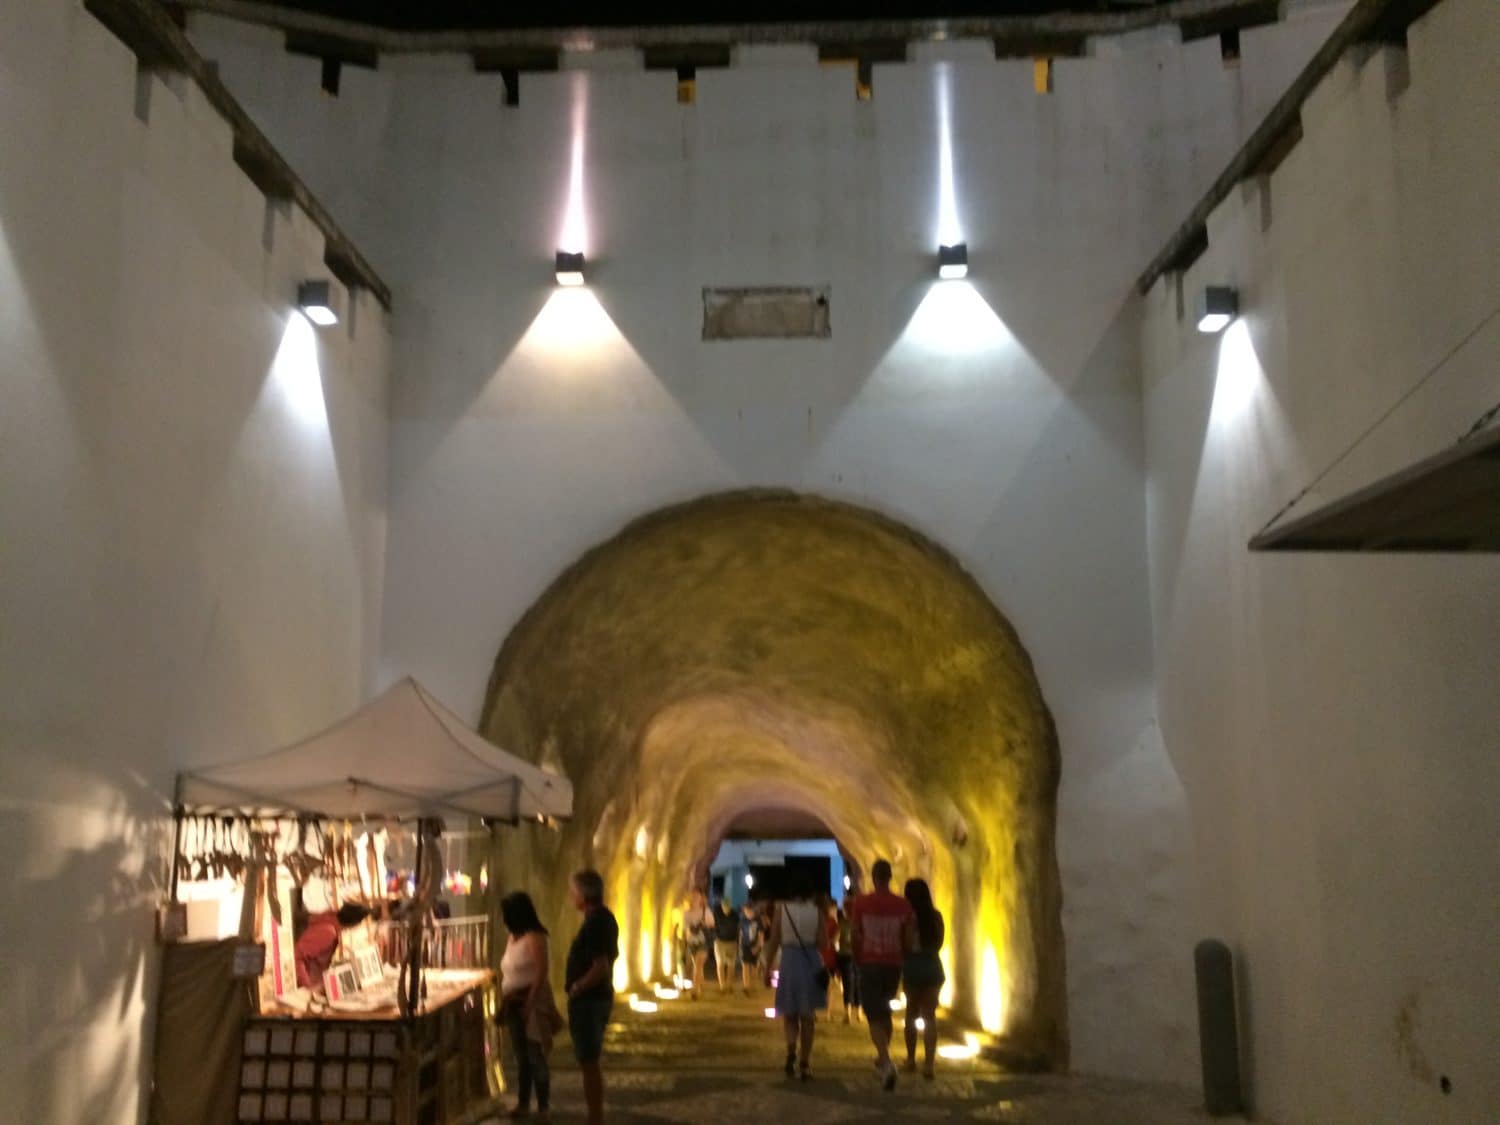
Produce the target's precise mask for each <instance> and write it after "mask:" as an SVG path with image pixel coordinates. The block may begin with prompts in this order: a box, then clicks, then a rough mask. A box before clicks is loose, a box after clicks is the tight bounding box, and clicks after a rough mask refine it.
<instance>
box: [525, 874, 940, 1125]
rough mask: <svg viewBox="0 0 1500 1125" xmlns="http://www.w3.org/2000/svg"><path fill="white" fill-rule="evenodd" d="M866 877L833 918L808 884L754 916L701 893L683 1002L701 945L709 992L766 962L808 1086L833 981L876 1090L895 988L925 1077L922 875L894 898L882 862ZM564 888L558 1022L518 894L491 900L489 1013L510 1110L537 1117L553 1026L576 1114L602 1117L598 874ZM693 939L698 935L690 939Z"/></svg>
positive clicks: (930, 994)
mask: <svg viewBox="0 0 1500 1125" xmlns="http://www.w3.org/2000/svg"><path fill="white" fill-rule="evenodd" d="M870 876H871V881H872V882H873V884H874V889H873V890H871V891H870V892H869V893H868V894H863V895H860V896H859V897H857V898H855V899H854V900H853V901H852V902H850V903H849V904H848V907H847V909H846V910H844V911H833V910H830V909H828V907H827V905H825V904H824V903H823V902H820V901H819V898H818V896H817V895H816V894H815V892H814V888H813V886H812V884H811V881H810V880H805V879H804V880H802V881H800V882H797V883H794V885H793V887H792V889H791V892H790V894H789V895H788V897H787V898H786V899H785V900H783V901H781V902H779V903H775V904H772V905H771V906H770V909H769V910H768V911H765V912H764V913H763V912H762V910H761V908H760V907H758V906H756V905H755V904H753V903H746V904H745V906H744V907H743V908H742V909H741V910H739V911H735V910H734V909H733V907H732V905H731V904H729V903H727V902H721V903H720V904H719V906H718V907H717V908H712V909H711V908H709V907H708V905H707V901H706V899H705V897H704V896H703V895H701V893H700V894H698V895H695V896H694V898H693V900H692V902H691V904H690V906H689V908H688V911H687V912H686V913H685V915H684V919H683V936H684V939H685V942H684V944H685V949H686V953H687V957H688V959H689V962H690V964H691V965H692V968H693V978H692V979H693V982H694V987H693V989H692V995H693V996H694V998H695V999H696V997H697V994H698V991H699V989H700V988H701V986H702V976H703V967H704V964H705V962H706V960H707V956H708V946H709V943H710V942H712V943H713V945H714V955H715V959H716V961H717V964H718V976H719V985H720V989H721V990H722V989H723V988H725V987H726V986H727V984H728V982H729V980H730V977H729V974H731V973H732V972H733V967H734V965H735V964H736V960H738V963H739V965H740V970H741V973H742V985H743V987H744V989H745V991H747V992H748V991H749V989H750V987H751V983H752V980H760V981H763V982H764V983H766V984H768V985H769V983H770V980H771V976H772V970H773V967H774V968H776V969H777V970H778V971H777V976H776V983H775V988H776V1001H775V1004H776V1006H775V1011H776V1015H777V1017H778V1018H779V1019H780V1020H781V1022H782V1026H783V1029H784V1031H785V1036H786V1060H785V1072H786V1076H787V1077H788V1078H792V1077H795V1076H798V1075H800V1076H801V1078H802V1080H803V1081H807V1080H808V1079H809V1078H810V1077H811V1068H812V1048H813V1038H814V1031H815V1028H816V1021H817V1014H818V1013H819V1012H821V1011H824V1010H826V1009H827V1007H828V992H829V986H830V984H831V983H832V980H833V977H834V975H835V973H837V974H838V976H839V978H840V980H841V983H842V991H843V1002H844V1008H845V1021H846V1022H847V1021H848V1019H849V1013H850V1011H851V1009H854V1008H856V1007H858V1008H860V1009H862V1010H863V1012H864V1017H865V1021H866V1023H867V1024H868V1027H869V1032H870V1040H871V1042H872V1043H873V1044H874V1047H875V1056H876V1057H875V1069H876V1073H877V1076H878V1078H879V1080H880V1082H881V1084H882V1086H883V1087H884V1089H886V1090H894V1089H895V1088H896V1073H897V1071H896V1066H895V1063H894V1062H893V1061H892V1059H891V1050H890V1048H891V1039H892V1037H893V1033H894V1024H893V1020H892V1016H891V1004H892V1001H894V1000H895V998H896V995H897V993H898V992H899V991H901V990H902V989H903V988H904V990H905V994H906V1028H905V1030H906V1069H907V1070H908V1071H910V1072H915V1071H916V1069H917V1043H918V1039H919V1036H920V1038H921V1039H922V1043H923V1060H924V1065H923V1069H922V1073H923V1075H924V1077H926V1078H932V1077H933V1074H934V1072H933V1058H934V1055H935V1053H936V1050H937V1005H938V994H939V992H940V990H941V989H942V986H943V983H944V973H943V966H942V962H941V960H940V957H939V954H940V952H941V950H942V948H943V940H944V936H945V935H944V925H943V916H942V914H940V913H939V912H938V910H937V909H936V908H935V907H934V906H933V902H932V892H931V890H930V888H929V887H928V885H927V883H926V882H925V881H924V880H922V879H911V880H908V881H907V883H906V885H905V887H904V888H903V894H900V895H897V894H896V893H894V892H893V891H892V890H891V865H890V863H889V862H887V861H886V860H884V859H880V860H876V861H875V863H874V864H873V865H872V866H871V868H870ZM569 892H570V899H571V901H572V903H573V905H574V906H575V907H576V908H577V909H578V911H579V912H580V913H581V914H582V916H583V917H582V922H581V924H580V926H579V929H578V933H577V935H576V936H575V938H574V939H573V944H572V945H571V947H570V948H569V950H568V957H567V962H566V973H565V979H564V988H565V989H566V996H567V1001H566V1020H564V1015H563V1013H562V1012H561V1011H559V1009H558V1008H557V1006H556V1001H555V1000H554V998H553V995H552V989H551V985H550V984H549V981H548V971H547V965H548V948H547V937H548V934H547V930H546V928H545V927H544V926H543V925H542V923H541V920H540V918H539V917H538V915H537V911H536V906H535V904H534V903H533V902H532V900H531V898H530V896H529V895H527V894H526V892H524V891H516V892H514V893H512V894H510V895H507V896H506V897H505V899H504V900H503V901H502V902H501V904H500V914H501V919H502V921H503V922H504V924H505V928H506V930H507V931H508V932H509V940H508V941H507V943H506V947H505V953H504V956H503V958H502V959H501V962H500V976H501V995H502V1001H501V1009H500V1013H501V1019H502V1021H503V1022H504V1024H505V1027H506V1030H507V1033H508V1035H509V1037H510V1041H511V1044H512V1047H513V1051H514V1054H515V1056H516V1061H517V1068H518V1071H519V1082H518V1089H517V1094H518V1101H517V1104H516V1106H515V1107H514V1108H513V1109H512V1110H511V1111H510V1116H511V1117H512V1118H519V1117H524V1116H527V1115H528V1114H529V1113H530V1112H531V1103H532V1099H533V1098H535V1101H536V1108H537V1120H539V1121H546V1120H547V1119H548V1113H549V1108H550V1102H551V1072H550V1070H549V1065H548V1056H549V1053H550V1051H551V1047H552V1039H553V1037H554V1036H555V1035H556V1034H557V1033H558V1032H559V1031H561V1030H562V1028H563V1026H564V1023H566V1026H567V1027H568V1030H569V1033H570V1035H571V1036H572V1040H573V1052H574V1055H575V1057H576V1058H577V1060H578V1065H579V1069H580V1072H581V1074H582V1077H583V1092H584V1100H585V1102H586V1104H587V1108H588V1120H589V1122H590V1123H591V1125H593V1123H596V1122H601V1121H603V1119H604V1078H603V1074H602V1072H601V1070H600V1065H599V1060H600V1057H601V1056H602V1054H603V1049H604V1032H605V1029H606V1027H607V1026H608V1024H609V1018H610V1012H611V1009H612V1007H613V1003H614V987H613V984H612V978H613V966H614V962H615V960H616V959H617V958H618V957H619V939H620V929H619V925H618V923H617V922H616V920H615V917H614V915H613V914H612V913H611V912H610V910H609V908H608V907H606V906H605V905H604V880H603V878H602V877H601V876H600V875H599V873H598V872H597V871H580V872H578V873H577V874H575V875H574V876H573V877H572V879H571V880H570V883H569ZM731 924H732V928H731ZM693 934H696V935H697V937H698V940H696V941H694V940H692V938H691V936H690V935H693Z"/></svg>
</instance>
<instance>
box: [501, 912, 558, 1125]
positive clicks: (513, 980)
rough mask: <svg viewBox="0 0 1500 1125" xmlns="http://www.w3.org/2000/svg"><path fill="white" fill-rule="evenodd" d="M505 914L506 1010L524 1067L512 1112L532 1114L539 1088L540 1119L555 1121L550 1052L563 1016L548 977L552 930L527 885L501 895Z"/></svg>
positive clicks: (520, 1065) (519, 1065)
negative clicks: (533, 1094)
mask: <svg viewBox="0 0 1500 1125" xmlns="http://www.w3.org/2000/svg"><path fill="white" fill-rule="evenodd" d="M500 917H501V920H502V921H504V923H505V928H506V929H507V930H508V931H509V932H510V936H509V938H508V939H507V940H506V943H505V953H504V955H503V956H502V957H501V959H500V994H501V997H502V1001H501V1007H500V1015H501V1019H502V1020H504V1022H505V1028H506V1031H507V1032H508V1033H509V1035H510V1042H511V1050H512V1051H513V1052H514V1053H515V1056H516V1067H517V1069H518V1070H519V1072H520V1074H519V1081H518V1082H517V1084H516V1089H517V1095H518V1099H517V1102H516V1105H515V1107H514V1108H513V1109H511V1111H510V1114H509V1116H510V1117H512V1118H516V1117H525V1116H527V1115H528V1114H529V1113H530V1112H531V1094H532V1091H533V1090H535V1092H536V1108H537V1117H536V1119H537V1120H538V1121H543V1122H545V1121H550V1120H551V1116H550V1114H549V1112H548V1110H549V1106H550V1103H551V1095H552V1074H551V1071H550V1070H549V1069H548V1066H547V1055H548V1054H549V1052H550V1051H551V1050H552V1036H553V1034H554V1033H555V1032H556V1031H557V1030H558V1028H559V1027H561V1025H562V1018H561V1016H560V1015H559V1014H558V1011H557V1003H556V1001H554V1000H553V998H552V986H551V983H550V982H549V981H548V979H547V930H546V928H545V927H544V926H543V925H542V922H541V919H540V918H538V917H537V913H536V906H535V905H534V904H533V903H532V901H531V896H530V895H528V894H527V893H526V892H525V891H516V892H515V893H514V894H509V895H506V896H505V898H504V899H502V900H501V902H500Z"/></svg>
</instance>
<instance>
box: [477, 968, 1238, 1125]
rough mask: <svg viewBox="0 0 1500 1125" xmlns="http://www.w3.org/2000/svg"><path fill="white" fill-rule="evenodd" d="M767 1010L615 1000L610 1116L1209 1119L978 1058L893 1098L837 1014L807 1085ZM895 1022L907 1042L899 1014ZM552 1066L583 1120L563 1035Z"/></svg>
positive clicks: (1055, 1123)
mask: <svg viewBox="0 0 1500 1125" xmlns="http://www.w3.org/2000/svg"><path fill="white" fill-rule="evenodd" d="M769 1003H770V996H769V994H768V993H765V992H760V993H757V994H755V995H752V996H750V997H744V996H741V995H740V994H739V993H738V992H734V993H731V994H728V995H725V996H719V995H718V994H717V993H716V992H715V991H714V990H713V988H712V987H710V990H709V994H708V995H707V996H705V997H704V999H703V1000H702V1001H701V1002H696V1003H693V1002H689V1001H688V1000H687V999H686V998H685V997H684V998H682V999H678V1000H669V1001H658V1004H659V1008H658V1010H657V1011H655V1012H650V1013H645V1012H633V1011H631V1010H630V1009H629V1007H628V1006H627V1004H626V1002H625V998H624V997H621V998H619V1000H617V1002H616V1007H615V1016H614V1022H613V1023H612V1024H611V1025H610V1029H609V1036H608V1038H607V1040H606V1045H605V1060H604V1067H605V1082H606V1104H607V1107H608V1111H607V1113H606V1118H607V1120H609V1121H610V1122H614V1123H637V1122H639V1123H641V1125H646V1123H652V1125H664V1123H667V1122H694V1123H708V1122H712V1123H713V1125H739V1123H741V1122H744V1123H751V1122H753V1123H754V1125H833V1123H836V1122H850V1123H852V1125H875V1123H877V1122H887V1121H889V1122H931V1121H971V1122H977V1121H998V1122H1015V1123H1024V1125H1083V1123H1088V1125H1095V1123H1098V1125H1199V1123H1202V1122H1207V1121H1210V1120H1213V1119H1211V1118H1209V1117H1208V1116H1207V1114H1205V1113H1204V1112H1203V1111H1202V1110H1201V1109H1199V1108H1198V1105H1199V1101H1198V1098H1197V1096H1196V1095H1195V1093H1194V1092H1193V1091H1192V1090H1186V1089H1182V1088H1179V1087H1173V1086H1165V1085H1159V1084H1153V1083H1137V1082H1125V1081H1120V1080H1116V1079H1105V1078H1092V1077H1083V1076H1054V1075H1008V1074H1006V1073H1004V1072H1002V1071H1001V1070H1000V1069H999V1068H997V1067H996V1066H994V1065H993V1064H991V1063H988V1062H985V1061H983V1060H977V1059H976V1060H972V1061H969V1060H951V1061H950V1060H943V1059H940V1060H938V1065H937V1078H936V1080H934V1081H924V1080H923V1079H922V1078H921V1077H920V1076H919V1075H907V1074H902V1075H901V1080H900V1082H899V1084H898V1085H897V1088H896V1091H895V1092H894V1093H891V1094H888V1093H885V1092H884V1091H882V1090H881V1089H880V1086H879V1083H878V1081H877V1079H876V1076H875V1072H874V1070H873V1069H872V1067H871V1062H872V1060H873V1059H874V1050H873V1048H872V1047H871V1046H870V1040H869V1036H868V1035H867V1033H866V1031H865V1028H864V1026H863V1025H862V1024H857V1023H856V1024H851V1025H845V1024H844V1023H843V1020H842V1018H841V1017H840V1018H837V1019H824V1020H820V1022H819V1024H818V1031H817V1039H816V1041H815V1043H814V1046H813V1067H812V1072H813V1077H812V1079H811V1081H808V1082H806V1083H804V1082H800V1081H797V1080H794V1079H787V1078H786V1077H785V1076H784V1075H783V1073H782V1063H783V1060H784V1057H785V1052H784V1046H783V1039H782V1033H781V1027H780V1025H779V1024H778V1023H776V1022H774V1021H772V1020H770V1019H767V1018H766V1016H765V1013H764V1008H765V1006H766V1005H767V1004H769ZM897 1020H898V1022H897V1028H896V1033H897V1036H898V1037H899V1035H900V1022H899V1020H900V1017H899V1015H898V1017H897ZM903 1049H904V1048H903ZM552 1067H553V1096H552V1101H553V1113H552V1118H553V1120H554V1121H556V1122H560V1123H571V1122H579V1121H582V1120H583V1115H582V1102H583V1095H582V1088H581V1086H580V1083H579V1078H578V1071H577V1069H576V1068H575V1067H574V1065H573V1056H572V1049H571V1046H570V1044H569V1043H568V1041H567V1037H566V1034H565V1035H564V1036H563V1037H562V1038H560V1039H559V1040H558V1042H557V1044H556V1046H555V1048H554V1050H553V1053H552ZM490 1120H491V1121H494V1120H497V1119H493V1118H492V1119H490ZM1219 1120H1223V1119H1222V1118H1221V1119H1219ZM487 1125H488V1123H487Z"/></svg>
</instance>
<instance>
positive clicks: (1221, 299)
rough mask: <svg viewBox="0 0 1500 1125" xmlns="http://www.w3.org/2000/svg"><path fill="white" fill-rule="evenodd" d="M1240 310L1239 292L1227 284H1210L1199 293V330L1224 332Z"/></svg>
mask: <svg viewBox="0 0 1500 1125" xmlns="http://www.w3.org/2000/svg"><path fill="white" fill-rule="evenodd" d="M1239 311H1240V299H1239V293H1238V292H1236V291H1235V290H1234V289H1231V288H1230V287H1229V286H1227V285H1208V286H1205V287H1204V289H1203V291H1202V292H1201V293H1199V294H1198V331H1199V332H1208V333H1214V332H1222V331H1224V329H1226V328H1228V327H1229V322H1230V321H1232V320H1233V319H1234V318H1235V317H1236V316H1237V315H1238V314H1239Z"/></svg>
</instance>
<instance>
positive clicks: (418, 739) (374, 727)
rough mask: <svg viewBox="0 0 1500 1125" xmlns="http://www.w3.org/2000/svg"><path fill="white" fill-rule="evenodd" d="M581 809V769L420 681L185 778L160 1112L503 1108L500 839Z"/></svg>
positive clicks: (295, 1117) (431, 1124)
mask: <svg viewBox="0 0 1500 1125" xmlns="http://www.w3.org/2000/svg"><path fill="white" fill-rule="evenodd" d="M571 813H572V786H571V785H570V784H569V783H568V782H567V781H566V780H564V779H562V778H560V777H558V776H557V775H555V774H552V773H550V772H548V771H547V770H544V769H541V768H539V767H537V766H535V765H532V764H531V763H529V762H524V761H522V760H520V759H518V758H515V757H513V756H512V755H509V754H506V753H504V752H503V751H501V750H499V749H497V748H496V747H494V746H492V745H491V744H490V743H488V742H486V741H485V740H484V739H483V738H482V737H480V735H479V734H477V733H476V732H475V731H473V730H471V729H470V728H469V727H467V726H466V725H465V724H464V723H463V722H461V721H460V720H459V719H458V718H457V717H456V716H455V715H453V714H452V712H450V711H448V710H447V709H446V708H445V707H443V706H442V704H441V703H439V702H438V701H437V700H436V699H434V698H433V697H432V695H431V694H430V693H429V692H427V691H426V690H425V689H424V688H423V687H422V686H421V685H420V684H418V683H416V681H414V680H411V679H405V680H402V681H401V682H400V683H398V684H396V685H395V686H394V687H392V688H390V689H389V690H387V691H386V692H384V693H383V694H381V695H380V696H378V697H377V698H376V699H374V700H372V701H371V702H370V703H369V704H367V705H366V706H364V707H362V708H361V709H360V710H358V711H356V712H355V713H354V714H352V715H350V716H348V717H347V718H345V719H344V720H342V721H341V722H339V723H337V724H335V725H334V726H332V727H330V728H329V729H328V730H325V731H323V732H322V733H320V734H317V735H314V736H312V737H311V738H308V739H305V740H303V741H301V742H298V743H296V744H294V745H292V746H288V747H286V748H284V749H281V750H277V751H273V752H271V753H269V754H265V755H261V756H259V757H255V758H251V759H247V760H244V761H239V762H231V763H227V764H225V765H220V766H214V767H211V768H208V769H202V770H196V771H192V772H189V773H184V774H182V775H181V776H180V777H179V779H178V792H177V804H176V824H175V835H174V841H175V842H174V856H173V865H172V873H171V879H170V893H169V896H168V901H167V903H166V904H165V905H164V907H163V909H162V913H161V918H160V932H161V936H162V939H163V941H164V942H165V943H166V946H167V947H166V949H165V952H164V955H163V959H162V986H161V987H162V1004H161V1016H160V1022H159V1025H158V1031H157V1044H156V1065H155V1088H154V1090H153V1099H152V1119H153V1121H156V1122H159V1123H160V1125H177V1123H178V1122H193V1123H195V1125H198V1123H203V1122H224V1123H226V1125H227V1123H228V1122H262V1121H323V1122H391V1123H395V1125H444V1123H449V1122H459V1121H465V1120H469V1119H471V1118H472V1117H473V1116H474V1115H476V1114H478V1113H481V1112H483V1111H484V1110H485V1109H487V1108H489V1106H490V1104H491V1101H492V1098H493V1095H494V1094H495V1092H496V1086H495V1073H496V1072H495V1068H494V1067H493V1066H492V1065H491V1063H492V1061H493V1059H494V1058H495V1053H494V1052H493V1051H492V1050H491V1049H490V1044H489V1042H488V1028H489V1021H488V1020H487V1018H486V1016H487V1014H488V1013H489V1012H490V1011H491V1009H492V1006H493V986H492V978H491V969H490V965H491V957H490V950H491V938H490V933H489V927H490V920H489V914H490V911H489V908H488V903H487V902H486V898H487V896H486V891H487V883H488V878H487V876H488V867H489V863H490V862H491V852H492V848H493V845H494V841H495V836H496V833H497V831H498V828H499V826H501V825H506V824H509V825H515V824H519V823H521V822H523V821H527V820H531V821H540V822H542V823H552V822H555V821H557V820H562V819H566V818H567V817H568V816H570V815H571ZM455 907H458V908H459V912H457V913H456V912H455V909H454V908H455Z"/></svg>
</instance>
